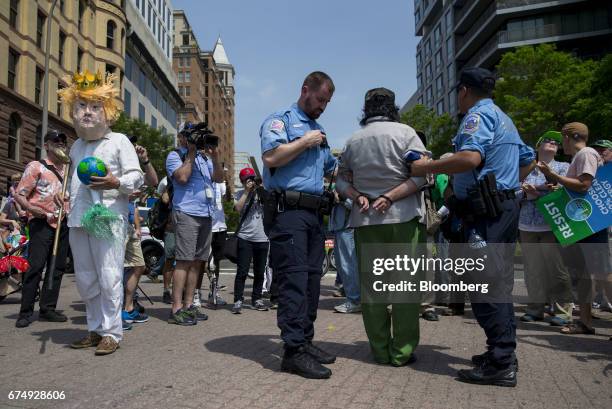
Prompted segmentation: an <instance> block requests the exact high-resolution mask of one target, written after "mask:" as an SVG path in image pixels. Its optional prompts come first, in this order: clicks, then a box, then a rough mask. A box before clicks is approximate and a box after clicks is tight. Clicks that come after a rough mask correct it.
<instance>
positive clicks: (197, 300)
mask: <svg viewBox="0 0 612 409" xmlns="http://www.w3.org/2000/svg"><path fill="white" fill-rule="evenodd" d="M193 305H195V306H196V307H198V308H199V307H201V306H202V303H201V302H200V290H195V291H194V293H193Z"/></svg>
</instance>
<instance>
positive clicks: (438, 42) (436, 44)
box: [434, 24, 442, 49]
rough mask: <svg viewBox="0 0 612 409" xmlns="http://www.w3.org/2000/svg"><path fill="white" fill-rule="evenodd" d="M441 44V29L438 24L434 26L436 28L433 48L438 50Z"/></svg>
mask: <svg viewBox="0 0 612 409" xmlns="http://www.w3.org/2000/svg"><path fill="white" fill-rule="evenodd" d="M441 44H442V28H441V27H440V24H438V25H437V26H436V28H435V29H434V48H436V49H437V48H438V47H440V45H441Z"/></svg>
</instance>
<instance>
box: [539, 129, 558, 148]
mask: <svg viewBox="0 0 612 409" xmlns="http://www.w3.org/2000/svg"><path fill="white" fill-rule="evenodd" d="M544 139H551V140H553V141H556V142H557V143H558V144H559V145H561V142H562V141H563V137H562V136H561V132H558V131H546V132H544V133H543V134H542V136H540V138H538V141H537V142H536V146H540V144H541V143H542V141H544Z"/></svg>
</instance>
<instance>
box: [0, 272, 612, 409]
mask: <svg viewBox="0 0 612 409" xmlns="http://www.w3.org/2000/svg"><path fill="white" fill-rule="evenodd" d="M142 281H143V283H142V288H143V289H144V291H146V292H147V293H148V294H149V295H150V296H151V298H152V299H153V301H154V302H155V304H154V305H150V304H148V303H144V305H145V306H146V307H147V312H148V313H149V314H150V316H151V319H150V321H149V322H148V323H144V324H135V325H134V329H133V330H132V331H129V332H127V333H126V334H125V339H124V341H123V342H122V343H121V348H120V349H119V350H118V351H117V352H116V353H115V354H113V355H110V356H106V357H96V356H94V354H93V349H88V350H72V349H70V348H69V347H68V344H69V343H70V342H72V341H74V340H75V339H77V338H80V337H82V336H84V335H85V334H86V325H85V310H84V305H83V303H82V302H81V301H80V298H79V295H78V293H77V291H76V287H75V283H74V277H73V276H67V277H66V278H65V279H64V282H63V286H62V292H61V294H60V306H59V309H61V310H63V311H64V312H65V313H66V314H67V315H68V317H69V320H68V322H66V323H62V324H53V323H47V322H39V321H35V322H34V323H33V324H32V325H31V326H30V327H28V328H25V329H17V328H15V319H16V317H17V312H18V309H19V305H18V302H19V296H18V294H16V295H11V296H9V297H8V298H7V299H6V300H5V301H4V302H3V303H2V304H0V362H1V365H0V408H2V409H4V408H13V407H18V408H54V409H58V408H88V407H90V408H96V409H97V408H134V409H136V408H146V409H157V408H160V409H161V408H225V407H228V408H249V409H251V408H253V409H255V408H262V409H263V408H266V409H271V408H292V409H298V408H309V409H310V408H351V409H359V408H440V409H446V408H555V409H562V408H580V409H582V408H607V409H609V408H611V407H612V342H611V341H609V340H608V338H609V337H610V336H611V335H612V314H605V313H602V314H601V317H602V319H598V320H595V321H594V323H595V327H596V329H597V332H598V335H596V336H567V335H562V334H560V333H559V331H558V329H555V328H552V327H550V326H549V325H547V324H544V323H536V324H523V323H519V324H518V326H519V330H518V350H517V355H518V357H519V360H520V371H519V373H518V375H519V384H518V386H517V387H516V388H500V387H489V386H476V385H467V384H463V383H460V382H458V381H457V380H456V379H455V374H456V371H457V370H458V369H462V368H468V367H469V359H470V356H471V355H472V354H476V353H481V352H483V350H484V342H485V339H484V334H483V332H482V331H481V330H480V328H479V327H478V325H477V323H476V321H475V320H474V318H473V316H472V315H471V313H470V312H469V310H468V314H467V315H466V317H441V319H440V321H439V322H427V321H423V320H421V342H420V345H419V348H418V349H417V356H418V361H417V362H416V363H415V364H414V365H411V366H408V367H402V368H394V367H390V366H382V365H377V364H375V363H374V362H373V360H372V358H371V356H370V353H369V347H368V343H367V338H366V335H365V332H364V329H363V324H362V321H361V316H360V315H359V314H355V315H342V314H337V313H334V312H333V306H334V305H336V304H337V303H339V299H335V298H332V297H331V290H332V289H333V288H332V284H333V278H332V277H326V278H325V279H324V281H323V288H322V297H321V302H320V309H319V317H318V320H317V322H316V330H317V334H316V341H318V343H319V345H320V346H322V347H323V348H325V349H326V350H328V351H330V352H332V353H335V354H337V355H338V360H337V361H336V363H335V364H333V365H330V368H331V369H332V371H333V375H332V377H331V379H329V380H306V379H302V378H300V377H297V376H294V375H288V374H285V373H282V372H280V371H279V367H280V357H281V354H282V347H281V343H280V339H279V331H278V329H277V327H276V313H275V312H274V311H268V312H260V311H255V310H248V309H247V310H243V313H242V314H241V315H232V314H231V313H230V311H229V307H227V308H224V309H221V310H217V311H210V310H208V311H207V312H208V313H209V315H210V319H209V320H208V321H206V322H203V323H199V324H198V325H197V326H195V327H179V326H174V325H169V324H167V323H166V318H167V316H168V306H167V305H165V304H162V303H161V288H162V287H161V284H153V283H150V282H148V281H149V280H148V279H147V278H143V280H142ZM221 281H222V283H223V284H226V285H228V289H227V290H226V291H223V292H222V293H221V294H222V295H223V296H224V297H225V298H226V299H231V298H232V292H231V289H232V287H233V284H232V282H233V274H232V273H231V272H230V271H226V272H225V274H223V276H222V279H221ZM250 283H251V280H249V281H248V285H250ZM517 284H520V283H518V282H517ZM247 295H250V287H248V288H247ZM249 301H250V300H249ZM521 314H522V310H521V308H520V307H517V317H518V316H520V315H521ZM18 390H19V391H24V390H25V391H41V390H44V391H63V392H64V395H65V398H64V399H58V400H40V399H39V400H32V399H13V400H10V399H9V392H10V391H18Z"/></svg>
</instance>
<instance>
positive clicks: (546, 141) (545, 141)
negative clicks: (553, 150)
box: [542, 138, 561, 146]
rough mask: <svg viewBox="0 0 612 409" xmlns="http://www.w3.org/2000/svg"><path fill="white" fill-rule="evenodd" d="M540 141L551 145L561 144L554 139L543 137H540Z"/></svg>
mask: <svg viewBox="0 0 612 409" xmlns="http://www.w3.org/2000/svg"><path fill="white" fill-rule="evenodd" d="M542 143H552V144H553V145H556V146H561V144H560V143H559V141H556V140H554V139H549V138H544V139H542Z"/></svg>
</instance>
